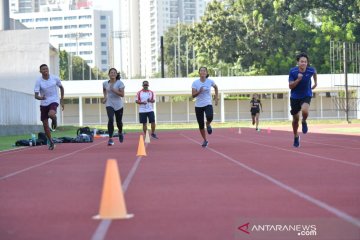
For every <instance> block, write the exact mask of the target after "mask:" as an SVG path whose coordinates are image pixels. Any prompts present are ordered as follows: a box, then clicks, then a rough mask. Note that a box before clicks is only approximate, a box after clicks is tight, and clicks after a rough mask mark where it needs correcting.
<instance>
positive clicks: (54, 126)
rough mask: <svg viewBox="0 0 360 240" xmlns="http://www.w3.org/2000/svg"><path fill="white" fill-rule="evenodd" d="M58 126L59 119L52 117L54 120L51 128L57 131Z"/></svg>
mask: <svg viewBox="0 0 360 240" xmlns="http://www.w3.org/2000/svg"><path fill="white" fill-rule="evenodd" d="M56 128H57V119H56V117H55V118H54V119H52V122H51V129H52V130H53V131H55V129H56Z"/></svg>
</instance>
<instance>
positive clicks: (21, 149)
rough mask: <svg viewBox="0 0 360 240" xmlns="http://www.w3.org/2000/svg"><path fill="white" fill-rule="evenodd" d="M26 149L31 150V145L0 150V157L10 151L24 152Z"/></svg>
mask: <svg viewBox="0 0 360 240" xmlns="http://www.w3.org/2000/svg"><path fill="white" fill-rule="evenodd" d="M26 150H30V147H18V148H13V149H8V150H2V151H0V157H1V156H4V155H8V154H10V153H14V152H15V153H17V152H23V151H26Z"/></svg>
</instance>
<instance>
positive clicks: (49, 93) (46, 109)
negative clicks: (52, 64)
mask: <svg viewBox="0 0 360 240" xmlns="http://www.w3.org/2000/svg"><path fill="white" fill-rule="evenodd" d="M40 73H41V77H39V78H38V79H37V81H36V83H35V88H34V92H35V99H37V100H40V101H41V103H40V112H41V116H40V119H41V121H42V123H43V126H44V131H45V134H46V137H47V138H48V140H49V150H54V147H55V145H54V142H53V140H52V138H51V133H50V127H49V122H48V119H49V118H51V120H52V122H51V127H52V129H54V130H55V129H56V127H57V117H56V111H57V107H58V106H59V103H60V104H61V109H62V110H64V87H63V86H62V84H61V81H60V78H59V77H57V76H54V75H50V74H49V68H48V66H47V65H46V64H42V65H41V66H40ZM57 88H60V93H61V98H60V101H59V94H58V89H57Z"/></svg>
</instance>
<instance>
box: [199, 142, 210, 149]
mask: <svg viewBox="0 0 360 240" xmlns="http://www.w3.org/2000/svg"><path fill="white" fill-rule="evenodd" d="M208 145H209V142H208V141H206V140H204V142H203V143H202V144H201V146H202V147H203V148H206V147H207V146H208Z"/></svg>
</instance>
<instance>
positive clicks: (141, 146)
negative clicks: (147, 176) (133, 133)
mask: <svg viewBox="0 0 360 240" xmlns="http://www.w3.org/2000/svg"><path fill="white" fill-rule="evenodd" d="M136 156H146V151H145V144H144V137H143V135H140V139H139V146H138V150H137V154H136Z"/></svg>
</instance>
